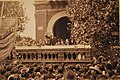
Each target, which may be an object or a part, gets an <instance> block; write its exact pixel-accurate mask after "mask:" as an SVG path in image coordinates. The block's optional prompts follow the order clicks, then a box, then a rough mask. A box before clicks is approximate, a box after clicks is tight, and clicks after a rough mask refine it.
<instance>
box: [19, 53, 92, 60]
mask: <svg viewBox="0 0 120 80" xmlns="http://www.w3.org/2000/svg"><path fill="white" fill-rule="evenodd" d="M88 54H89V55H88ZM18 59H19V60H23V61H29V60H30V61H31V60H32V61H33V62H34V61H38V62H42V61H48V62H50V61H55V62H56V61H57V60H58V61H60V62H61V61H68V62H69V61H81V60H87V59H90V53H85V52H62V53H60V52H40V53H36V52H35V53H29V52H28V53H27V52H26V53H19V58H18Z"/></svg>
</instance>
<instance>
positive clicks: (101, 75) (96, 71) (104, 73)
mask: <svg viewBox="0 0 120 80" xmlns="http://www.w3.org/2000/svg"><path fill="white" fill-rule="evenodd" d="M119 79H120V59H119V57H118V58H115V57H109V56H102V55H100V56H98V57H93V58H92V62H91V63H87V64H86V63H45V62H43V63H21V62H20V61H17V60H10V59H7V60H5V61H3V62H1V64H0V80H119Z"/></svg>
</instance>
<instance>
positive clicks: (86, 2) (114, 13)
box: [68, 0, 119, 52]
mask: <svg viewBox="0 0 120 80" xmlns="http://www.w3.org/2000/svg"><path fill="white" fill-rule="evenodd" d="M68 3H69V9H68V11H69V13H70V19H71V22H72V24H71V38H73V39H79V42H80V43H81V42H82V41H84V42H86V43H89V44H90V45H91V46H92V47H93V49H94V50H95V51H97V52H99V51H100V52H106V51H107V50H109V48H110V46H111V45H113V44H115V45H116V44H117V45H118V43H119V42H118V41H119V38H118V36H117V37H113V34H112V32H116V31H118V30H119V5H118V4H119V1H118V0H70V1H69V2H68ZM116 39H117V40H116Z"/></svg>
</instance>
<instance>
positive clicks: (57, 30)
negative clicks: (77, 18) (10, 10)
mask: <svg viewBox="0 0 120 80" xmlns="http://www.w3.org/2000/svg"><path fill="white" fill-rule="evenodd" d="M68 23H70V20H69V18H68V17H67V16H66V17H61V18H59V19H58V20H57V21H56V22H55V23H54V25H53V35H54V36H55V37H56V38H57V39H63V40H65V39H69V38H70V29H69V25H68Z"/></svg>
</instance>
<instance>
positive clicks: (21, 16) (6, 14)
mask: <svg viewBox="0 0 120 80" xmlns="http://www.w3.org/2000/svg"><path fill="white" fill-rule="evenodd" d="M2 17H3V18H11V17H12V18H16V19H17V32H18V33H19V32H23V31H24V29H25V24H26V23H27V21H28V18H27V16H26V15H25V9H24V8H23V3H22V2H19V1H4V6H3V15H2Z"/></svg>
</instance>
